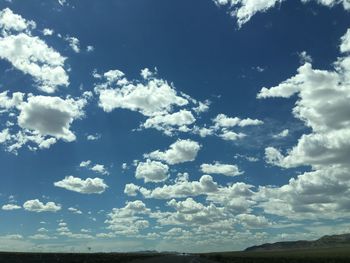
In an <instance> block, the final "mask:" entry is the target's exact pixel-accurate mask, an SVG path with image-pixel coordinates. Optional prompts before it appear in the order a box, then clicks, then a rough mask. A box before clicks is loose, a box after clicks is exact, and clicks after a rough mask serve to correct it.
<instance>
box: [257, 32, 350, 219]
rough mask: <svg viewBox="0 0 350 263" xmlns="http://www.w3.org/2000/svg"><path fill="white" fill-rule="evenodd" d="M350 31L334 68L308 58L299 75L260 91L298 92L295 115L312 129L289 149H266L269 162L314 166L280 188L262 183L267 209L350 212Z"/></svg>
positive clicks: (306, 214)
mask: <svg viewBox="0 0 350 263" xmlns="http://www.w3.org/2000/svg"><path fill="white" fill-rule="evenodd" d="M348 32H349V31H347V32H346V34H345V35H344V36H343V37H342V38H341V45H340V49H341V52H343V54H344V55H343V57H339V58H338V60H337V61H336V63H334V69H331V70H318V69H313V68H312V66H311V64H310V63H305V64H304V65H302V66H301V67H299V69H298V73H297V74H296V75H295V76H293V77H291V78H289V79H288V80H286V81H284V82H282V83H281V84H279V85H277V86H275V87H272V88H269V89H268V88H263V89H262V90H261V91H260V93H259V94H258V98H273V97H283V98H290V97H291V96H293V95H294V96H296V99H297V102H296V104H295V106H294V108H293V114H294V116H295V117H296V118H298V119H300V120H301V121H303V122H304V124H305V125H306V126H307V127H308V128H309V129H310V132H308V133H306V134H303V135H302V136H301V137H300V138H299V140H298V142H297V144H296V145H295V146H294V147H292V149H287V150H286V151H285V153H283V150H279V149H276V148H274V147H267V148H266V149H265V159H266V161H267V162H268V163H270V164H273V165H277V166H281V167H284V168H290V167H299V166H310V167H311V169H312V171H310V172H305V173H303V174H300V175H299V176H298V177H297V178H292V179H291V180H290V181H289V183H288V184H286V185H283V186H281V187H262V188H261V189H260V191H259V193H258V196H259V197H260V198H261V199H262V200H263V201H264V202H263V203H262V204H261V206H262V207H263V208H264V209H265V212H267V213H271V214H277V215H280V216H286V217H289V218H327V217H328V218H332V217H338V218H339V217H343V216H346V215H348V214H349V206H347V205H346V203H347V202H349V200H348V198H347V196H348V189H349V185H350V177H349V174H350V167H349V163H348V156H349V155H350V144H349V141H350V129H349V124H350V118H349V116H350V107H349V103H348V101H349V99H350V86H349V81H348V80H349V78H348V73H349V72H350V63H348V61H350V58H349V56H348V53H347V52H348V51H347V48H346V46H347V44H346V43H348V41H349V39H350V34H348Z"/></svg>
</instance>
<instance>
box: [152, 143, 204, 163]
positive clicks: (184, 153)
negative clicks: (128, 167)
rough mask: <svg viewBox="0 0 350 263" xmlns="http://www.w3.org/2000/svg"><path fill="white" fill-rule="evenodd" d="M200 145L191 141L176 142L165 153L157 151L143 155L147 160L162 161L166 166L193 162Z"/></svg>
mask: <svg viewBox="0 0 350 263" xmlns="http://www.w3.org/2000/svg"><path fill="white" fill-rule="evenodd" d="M200 148H201V145H200V144H199V143H198V142H195V141H192V140H189V139H187V140H180V139H179V140H177V141H176V142H174V143H173V144H171V145H170V147H169V149H168V150H166V151H165V152H161V151H159V150H157V151H154V152H151V153H149V154H145V156H146V157H147V158H151V159H156V160H162V161H165V162H167V163H168V164H178V163H184V162H191V161H194V160H195V159H196V157H197V154H198V151H199V150H200Z"/></svg>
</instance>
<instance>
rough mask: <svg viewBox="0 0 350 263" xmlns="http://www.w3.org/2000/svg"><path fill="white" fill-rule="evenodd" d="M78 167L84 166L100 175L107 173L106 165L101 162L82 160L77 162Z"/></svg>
mask: <svg viewBox="0 0 350 263" xmlns="http://www.w3.org/2000/svg"><path fill="white" fill-rule="evenodd" d="M79 166H80V167H85V168H87V169H89V170H91V171H93V172H95V173H99V174H102V175H109V172H108V171H107V169H106V167H105V166H104V165H103V164H93V163H92V162H91V161H90V160H87V161H82V162H81V163H80V164H79Z"/></svg>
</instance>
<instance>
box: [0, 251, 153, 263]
mask: <svg viewBox="0 0 350 263" xmlns="http://www.w3.org/2000/svg"><path fill="white" fill-rule="evenodd" d="M157 256H160V254H148V253H147V254H141V253H11V252H0V262H1V263H58V262H59V263H112V262H113V263H114V262H120V263H124V262H125V263H127V262H131V261H135V260H143V259H150V258H153V257H157Z"/></svg>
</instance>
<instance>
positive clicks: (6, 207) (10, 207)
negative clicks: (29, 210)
mask: <svg viewBox="0 0 350 263" xmlns="http://www.w3.org/2000/svg"><path fill="white" fill-rule="evenodd" d="M21 208H22V207H20V206H19V205H15V204H6V205H3V206H2V210H6V211H10V210H18V209H21Z"/></svg>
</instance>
